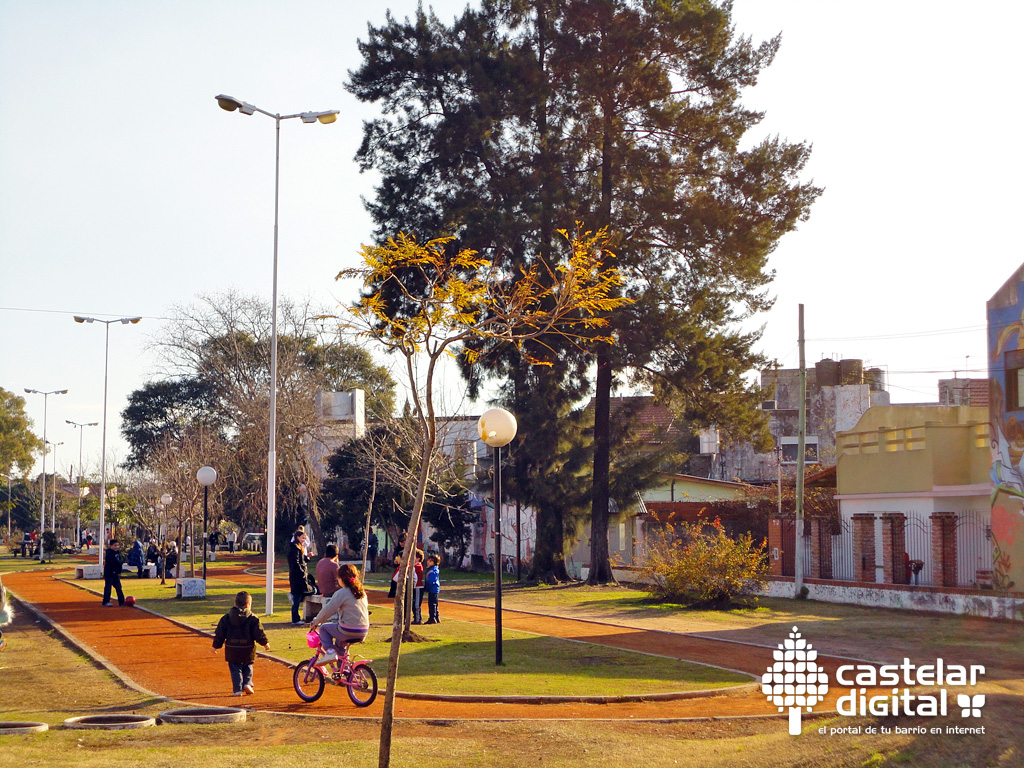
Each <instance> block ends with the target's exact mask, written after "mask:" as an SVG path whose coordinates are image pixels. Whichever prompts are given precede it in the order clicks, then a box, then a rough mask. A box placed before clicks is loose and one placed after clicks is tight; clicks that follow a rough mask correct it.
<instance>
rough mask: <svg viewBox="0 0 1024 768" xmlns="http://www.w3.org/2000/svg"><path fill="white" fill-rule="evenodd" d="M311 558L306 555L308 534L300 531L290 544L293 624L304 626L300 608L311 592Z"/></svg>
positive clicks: (290, 585) (289, 572) (289, 578)
mask: <svg viewBox="0 0 1024 768" xmlns="http://www.w3.org/2000/svg"><path fill="white" fill-rule="evenodd" d="M308 575H309V557H308V556H307V555H306V532H305V531H304V530H302V529H299V530H297V531H296V532H295V535H294V536H292V540H291V541H290V542H289V543H288V588H289V591H290V592H291V596H292V624H302V623H303V622H302V617H301V616H299V608H300V607H301V606H302V601H303V600H304V599H305V597H306V594H307V593H308V592H309V582H308V581H306V577H307V576H308Z"/></svg>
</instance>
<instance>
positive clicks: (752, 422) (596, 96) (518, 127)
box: [350, 0, 820, 582]
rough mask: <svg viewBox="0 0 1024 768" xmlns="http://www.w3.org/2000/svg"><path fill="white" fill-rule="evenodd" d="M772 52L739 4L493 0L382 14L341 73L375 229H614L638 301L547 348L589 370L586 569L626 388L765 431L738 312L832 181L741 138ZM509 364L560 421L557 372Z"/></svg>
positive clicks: (785, 150) (502, 242)
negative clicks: (586, 342) (737, 15)
mask: <svg viewBox="0 0 1024 768" xmlns="http://www.w3.org/2000/svg"><path fill="white" fill-rule="evenodd" d="M778 46H779V39H778V38H775V39H772V40H769V41H768V42H765V43H763V44H760V45H755V44H753V43H752V42H751V41H750V40H749V39H748V38H744V37H741V36H738V35H737V34H736V32H735V30H734V28H733V26H732V23H731V3H730V2H727V1H726V2H713V0H675V1H671V0H669V1H666V0H484V2H483V3H482V6H481V8H480V9H479V10H472V9H468V10H467V11H466V12H465V13H464V14H463V15H462V16H461V17H459V18H458V19H456V20H455V21H454V22H453V23H452V24H451V25H445V24H442V23H441V22H440V21H439V20H438V19H437V18H436V17H434V16H433V15H431V14H425V13H423V12H422V11H420V12H419V13H418V14H417V15H416V17H415V18H414V19H413V20H407V21H405V22H398V21H396V20H394V19H393V18H390V17H389V18H388V21H387V23H386V24H385V25H384V26H382V27H381V28H377V29H372V28H371V30H370V37H369V39H368V41H367V42H366V43H363V44H361V49H362V52H363V55H364V63H363V66H362V67H360V69H359V70H357V71H356V72H354V73H352V80H351V84H350V88H351V90H352V91H353V93H355V94H356V95H357V96H358V97H359V98H361V99H364V100H366V101H374V102H378V103H379V104H380V105H381V109H382V112H383V117H382V118H380V119H379V120H375V121H372V122H370V123H368V124H367V126H366V132H365V138H364V143H363V146H362V148H361V150H360V154H359V158H360V161H361V162H362V163H363V165H364V167H366V168H374V169H376V170H378V171H379V172H380V173H381V176H382V181H381V185H380V187H379V188H378V194H377V196H376V198H375V200H374V201H373V202H372V203H371V204H370V209H371V212H372V214H373V216H374V218H375V221H376V222H377V224H378V226H379V228H380V232H381V233H384V232H391V231H395V230H396V229H398V228H404V229H406V230H410V229H417V228H420V229H421V231H424V232H432V233H433V232H450V233H452V234H454V235H456V236H457V238H458V240H457V243H458V246H459V247H467V246H468V247H472V248H474V249H477V250H480V251H482V252H487V253H491V254H493V255H494V257H495V258H500V259H506V260H509V261H513V262H515V261H527V260H528V259H529V255H530V254H533V253H537V254H541V255H544V256H546V257H549V256H550V255H551V253H552V243H553V241H554V238H556V237H557V235H556V234H555V233H556V232H557V230H559V229H572V228H573V227H574V224H575V222H582V223H583V226H584V228H586V229H597V228H601V227H606V228H607V229H608V231H609V232H610V233H611V236H612V238H613V239H612V246H613V247H612V250H613V251H614V252H615V253H616V256H617V258H616V261H615V266H617V267H618V268H619V269H620V270H622V272H623V274H624V275H625V276H626V280H627V282H626V285H625V286H624V287H623V289H622V290H623V291H624V293H625V294H626V295H627V296H629V297H630V298H631V299H633V302H632V303H631V304H629V305H625V306H622V307H620V308H619V309H617V310H616V311H615V312H614V313H613V318H612V322H613V327H614V329H615V334H614V336H615V339H616V342H617V343H615V344H604V343H595V344H594V345H592V346H591V347H590V348H589V349H588V350H587V352H588V357H586V358H582V361H583V362H581V358H579V357H578V355H579V352H578V350H576V349H572V348H569V347H566V346H553V347H552V348H551V350H550V352H551V353H552V354H554V355H558V356H560V357H562V358H563V359H565V360H566V364H565V365H564V366H562V367H561V368H560V370H562V371H563V373H564V376H565V378H564V379H563V380H562V382H560V383H561V384H562V385H564V386H565V388H566V390H567V391H568V392H573V393H579V392H580V391H581V390H580V389H579V381H578V379H575V378H574V377H575V376H577V374H578V372H579V371H580V370H584V369H585V368H586V365H587V364H588V363H589V364H590V365H591V367H592V369H594V370H596V378H595V382H594V390H593V393H594V409H593V411H594V429H593V450H594V455H593V470H592V484H591V494H590V495H591V518H592V519H591V529H592V533H591V570H590V579H591V580H592V581H595V582H600V581H607V580H610V579H611V578H612V577H611V568H610V563H609V560H608V539H607V525H608V519H609V499H610V493H611V488H612V487H614V485H615V482H614V478H613V477H612V474H611V473H612V468H613V462H612V451H613V445H612V431H613V430H612V424H611V418H610V397H611V392H612V390H613V388H614V387H615V386H616V383H617V382H621V381H623V380H626V379H628V380H630V381H631V382H632V383H635V384H641V385H644V386H646V387H649V388H650V389H651V390H652V391H653V392H654V393H655V394H656V395H657V396H658V397H659V398H661V399H662V400H664V401H667V402H670V403H671V404H672V405H673V407H674V408H675V409H676V410H677V411H678V412H679V413H681V414H683V415H685V416H686V417H687V418H688V419H689V420H691V421H692V422H694V423H697V424H707V423H717V424H719V425H720V426H722V427H723V428H724V429H725V431H726V432H727V433H729V434H731V435H732V436H733V437H735V438H745V437H750V436H757V435H763V423H760V422H758V421H757V419H756V417H754V416H752V409H751V408H750V407H749V405H750V403H751V402H752V401H753V398H754V397H755V396H754V394H753V393H752V392H751V391H750V390H749V388H748V387H747V385H746V384H745V382H744V380H743V374H744V373H745V372H746V371H748V370H749V369H750V368H751V367H752V366H754V365H755V364H756V363H757V362H758V361H759V359H760V358H759V356H758V355H757V354H756V353H755V351H754V344H755V343H756V341H757V339H758V335H757V334H756V333H743V332H742V331H741V330H740V328H739V326H740V323H741V321H743V320H744V319H746V318H748V317H750V316H751V315H754V314H756V313H757V312H760V311H763V310H764V309H766V308H767V307H769V306H770V304H771V300H770V298H769V296H768V295H767V287H768V284H769V282H770V280H771V278H772V273H771V271H770V270H769V269H768V267H767V259H768V256H769V255H770V253H771V252H772V250H773V249H774V248H775V246H776V244H777V242H778V240H779V238H780V237H781V236H782V235H783V234H784V233H785V232H787V231H790V230H791V229H793V228H794V227H795V226H796V225H797V223H798V222H800V221H801V220H803V219H804V218H806V216H807V214H808V211H809V207H810V205H811V204H812V202H813V201H814V199H815V198H816V196H817V195H818V194H819V193H820V190H819V189H818V188H816V187H814V186H813V185H812V184H809V183H804V182H801V181H800V180H799V178H798V176H799V174H800V172H801V171H802V169H803V167H804V164H805V163H806V160H807V157H808V154H809V148H808V147H807V146H805V145H804V144H799V143H795V144H792V143H788V142H785V141H782V140H780V139H778V138H771V139H767V140H764V141H761V142H760V143H752V142H749V141H747V142H745V141H744V138H745V135H746V134H747V131H748V130H749V129H750V128H752V127H753V126H755V125H756V124H757V123H758V122H759V121H760V119H761V117H762V115H761V113H758V112H754V111H751V110H748V109H745V108H743V106H742V105H741V103H740V94H741V91H742V89H744V88H746V87H749V86H751V85H753V84H754V83H755V82H756V79H757V76H758V74H759V73H760V71H761V70H762V69H763V68H764V67H765V66H767V65H768V64H769V63H770V62H771V60H772V58H773V57H774V55H775V53H776V51H777V49H778ZM748 145H749V146H748ZM484 357H485V358H486V355H485V356H484ZM515 365H516V362H515V360H511V359H499V356H496V357H495V359H494V367H493V371H494V373H495V375H499V376H503V377H506V378H507V380H508V381H510V382H515V383H516V386H515V387H514V390H515V395H514V396H515V401H516V402H517V403H521V405H519V406H517V407H519V408H520V409H523V410H534V409H535V410H537V411H538V412H539V413H542V414H546V415H547V416H549V417H550V418H554V419H557V418H558V416H557V415H556V413H555V411H557V409H555V411H553V410H552V408H553V407H554V405H553V403H552V401H551V397H550V392H551V389H550V388H551V386H552V381H551V379H550V378H548V377H543V376H542V377H531V376H529V375H525V374H523V373H519V374H516V373H515V372H514V371H513V370H512V368H513V367H514V366H515ZM540 379H544V385H543V386H540V385H539V384H540ZM554 384H555V385H556V386H557V385H558V384H559V382H555V383H554ZM520 413H522V410H521V411H520ZM544 444H546V445H549V446H550V450H551V453H550V454H549V455H548V456H546V457H545V459H544V460H543V461H539V460H537V459H539V457H534V461H533V464H534V466H533V467H532V469H529V470H523V471H524V472H526V474H524V475H523V480H524V481H525V480H526V479H527V478H530V479H534V480H535V479H536V478H537V477H538V476H539V475H537V474H533V475H531V474H530V473H531V472H532V473H537V472H539V471H540V469H539V467H540V466H541V465H544V464H545V463H546V464H548V465H549V466H554V465H556V464H557V459H556V456H557V455H558V451H559V450H560V449H559V448H558V447H557V445H556V442H555V441H545V442H544ZM532 446H533V444H532V443H531V448H532ZM538 447H539V446H538ZM523 485H524V487H525V483H524V484H523ZM539 511H541V512H542V514H543V510H539Z"/></svg>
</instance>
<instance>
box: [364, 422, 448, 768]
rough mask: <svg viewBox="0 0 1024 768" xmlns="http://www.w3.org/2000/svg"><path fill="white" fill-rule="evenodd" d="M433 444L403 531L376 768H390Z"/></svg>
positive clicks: (425, 456) (427, 445)
mask: <svg viewBox="0 0 1024 768" xmlns="http://www.w3.org/2000/svg"><path fill="white" fill-rule="evenodd" d="M433 450H434V445H433V440H432V439H430V438H428V439H427V440H426V441H425V442H424V452H423V456H422V459H421V461H422V463H421V466H420V476H419V482H418V483H417V486H416V499H415V501H414V502H413V509H412V515H411V516H410V517H409V527H408V528H406V531H405V551H404V552H403V553H402V563H401V566H400V567H399V571H398V586H397V590H396V592H395V604H394V614H393V619H392V623H391V649H390V652H389V653H388V680H387V689H386V690H385V692H384V712H383V714H382V715H381V720H380V749H379V751H378V753H377V765H378V768H389V766H390V765H391V732H392V730H393V728H394V723H395V690H396V685H397V681H398V659H399V654H400V652H401V649H402V639H403V635H404V633H405V630H406V625H405V601H406V590H407V587H408V585H409V577H410V574H412V572H413V563H414V562H415V559H416V558H415V552H416V532H417V530H418V529H419V525H420V516H421V515H422V513H423V503H424V500H425V499H426V495H427V477H428V475H429V474H430V457H431V454H432V453H433Z"/></svg>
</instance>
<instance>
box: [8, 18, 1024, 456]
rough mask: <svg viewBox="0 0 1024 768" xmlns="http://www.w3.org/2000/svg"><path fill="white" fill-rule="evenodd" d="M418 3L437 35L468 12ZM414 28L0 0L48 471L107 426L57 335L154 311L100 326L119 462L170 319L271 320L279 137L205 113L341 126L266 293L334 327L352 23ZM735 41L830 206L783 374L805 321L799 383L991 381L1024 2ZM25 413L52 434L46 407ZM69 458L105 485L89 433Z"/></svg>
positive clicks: (93, 392)
mask: <svg viewBox="0 0 1024 768" xmlns="http://www.w3.org/2000/svg"><path fill="white" fill-rule="evenodd" d="M425 5H432V7H433V8H434V9H435V11H436V12H437V14H438V15H439V16H440V17H441V18H442V19H443V20H446V21H450V20H451V18H452V17H453V16H454V15H455V14H457V13H458V12H460V11H461V10H462V9H463V8H464V7H465V6H466V0H440V1H438V2H434V3H425ZM415 7H416V2H415V1H414V0H392V1H391V2H383V1H382V2H374V3H366V4H361V3H352V2H347V1H346V2H337V0H323V1H321V0H293V2H289V3H280V2H269V1H263V0H246V1H245V2H241V1H239V2H227V1H225V0H179V1H178V2H175V3H154V2H143V3H140V2H136V1H134V0H0V115H3V120H0V387H3V388H5V389H7V390H10V391H13V392H15V393H17V394H19V395H24V389H26V388H30V389H37V390H41V391H51V390H60V389H67V390H68V393H67V394H66V395H51V396H50V397H49V398H48V406H47V418H46V431H47V439H48V440H50V441H51V442H53V443H63V445H60V446H58V447H57V448H56V462H57V466H58V469H59V470H60V472H61V473H62V474H66V473H67V472H68V467H69V465H71V464H74V465H75V466H76V467H77V466H78V463H79V460H78V453H79V438H80V435H79V432H78V430H76V429H75V428H74V427H72V426H70V425H68V424H66V423H65V421H66V420H71V421H76V422H80V423H85V422H93V421H102V418H103V388H104V335H105V334H104V328H103V326H102V325H100V324H92V325H80V324H76V323H75V322H73V319H72V318H73V316H74V315H76V314H78V315H87V316H93V317H97V318H101V319H105V320H107V319H116V318H120V317H133V316H141V317H142V318H143V320H142V321H141V322H140V323H139V324H138V325H121V324H115V325H112V326H111V327H110V334H109V336H110V346H109V383H108V407H107V444H108V451H107V452H108V465H109V463H110V462H111V461H120V460H123V458H124V457H125V456H126V455H127V452H128V449H127V446H126V444H125V443H124V441H123V440H122V439H121V438H120V435H119V431H120V423H119V413H120V411H121V410H122V409H123V408H124V405H125V400H126V397H127V395H128V394H129V393H130V392H131V391H133V390H134V389H137V388H139V387H141V386H142V385H143V384H144V383H145V382H146V381H147V380H150V379H153V378H159V377H160V376H161V368H160V364H159V360H158V359H157V358H156V356H155V354H154V352H153V350H152V344H153V341H154V339H156V338H159V337H160V335H161V333H162V332H163V331H164V329H165V327H166V319H167V318H168V317H169V316H170V315H171V313H172V310H173V307H175V306H184V305H188V304H191V303H194V302H196V300H197V297H198V296H199V295H201V294H212V295H215V294H218V293H224V292H227V291H236V292H238V293H240V294H243V295H254V296H261V297H263V298H265V299H268V300H269V297H270V293H271V271H272V256H273V201H274V186H273V185H274V124H273V120H272V119H270V118H267V117H265V116H263V115H260V114H256V115H252V116H243V115H240V114H239V113H237V112H234V113H228V112H225V111H223V110H221V109H219V108H218V107H217V104H216V102H215V100H214V97H215V96H216V95H217V94H221V93H224V94H228V95H231V96H234V97H236V98H238V99H241V100H244V101H248V102H251V103H253V104H255V105H256V106H258V107H260V108H262V109H265V110H267V111H269V112H275V113H280V114H292V113H297V112H302V111H307V110H313V111H319V110H329V109H337V110H340V113H341V114H340V115H339V119H338V120H337V122H336V123H334V124H332V125H321V124H319V123H315V124H311V125H306V124H303V123H301V122H300V121H299V120H286V121H283V122H282V126H281V181H280V230H279V293H280V295H281V296H282V297H290V298H293V299H297V300H306V299H309V300H312V301H313V302H315V303H318V304H322V305H323V306H324V307H325V308H327V309H332V308H336V307H337V305H338V304H339V302H341V303H345V302H347V301H349V300H351V299H352V298H353V296H354V288H353V286H351V285H344V284H339V283H336V282H335V280H334V277H335V275H336V274H337V272H338V271H339V270H341V269H343V268H345V267H348V266H352V265H354V264H355V263H356V259H357V254H358V249H359V246H360V245H361V244H362V243H366V242H369V240H370V236H371V223H370V219H369V216H368V215H367V213H366V212H365V210H364V208H363V203H362V199H363V198H365V197H369V196H371V195H372V193H373V185H374V180H375V179H374V177H373V175H372V174H360V172H359V170H358V168H357V166H356V164H355V162H354V160H353V157H354V155H355V152H356V150H357V148H358V146H359V142H360V139H361V129H362V121H363V120H366V119H370V118H372V117H373V116H374V115H375V114H376V113H375V111H374V108H373V106H372V105H363V104H360V103H359V102H357V101H356V100H355V98H354V97H352V96H351V95H349V94H348V93H347V92H346V91H345V89H344V83H345V81H346V79H347V72H348V71H349V70H351V69H353V68H355V67H357V66H358V65H359V53H358V50H357V48H356V41H357V39H359V38H360V37H362V38H365V37H366V29H367V24H368V23H373V24H379V23H381V22H382V21H383V20H384V14H385V10H386V9H387V8H390V9H391V10H392V12H393V13H394V15H395V16H397V17H403V16H405V15H408V14H410V13H412V12H413V11H414V10H415ZM734 20H735V24H736V27H737V31H738V32H739V33H740V34H742V35H749V36H751V37H753V39H754V40H755V41H759V40H764V39H766V38H769V37H771V36H774V35H775V34H779V33H781V35H782V47H781V50H780V52H779V55H778V56H777V58H776V60H775V62H774V64H773V65H772V66H771V67H770V68H769V69H768V70H766V72H765V73H764V74H763V75H762V77H761V79H760V82H759V83H758V85H757V86H756V87H754V88H752V89H750V90H749V91H748V92H747V93H746V94H745V95H744V99H743V100H744V103H745V104H746V105H747V106H750V107H753V108H756V109H759V110H764V111H765V118H764V120H763V122H762V124H761V125H760V126H758V128H757V129H755V132H754V133H755V135H756V136H758V137H760V136H769V135H779V136H781V137H783V138H785V139H788V140H790V141H807V142H809V143H811V144H812V145H813V152H812V155H811V160H810V162H809V164H808V167H807V170H806V173H805V176H804V177H805V178H807V179H813V180H814V182H815V183H816V184H818V185H820V186H823V187H824V188H825V193H824V194H823V195H822V197H821V198H820V199H819V200H818V202H817V203H816V204H815V205H814V207H813V209H812V212H811V217H810V219H809V220H808V221H807V222H804V223H802V224H801V225H800V227H799V230H798V231H796V232H793V233H790V234H788V235H787V236H785V237H784V238H783V240H782V241H781V242H780V244H779V246H778V248H777V250H776V252H775V253H774V254H773V255H772V257H771V261H770V266H771V268H773V269H774V270H775V273H776V279H775V282H774V283H773V286H772V292H773V295H774V296H775V298H776V301H775V305H774V308H773V309H772V310H771V311H770V312H768V313H766V314H765V315H763V316H761V317H759V318H758V319H757V321H756V326H762V325H763V328H764V335H763V338H762V341H761V344H760V347H759V348H760V350H761V351H762V352H763V353H764V354H765V355H767V356H768V357H769V358H772V359H777V360H778V361H779V363H780V364H781V365H782V366H783V367H796V365H797V362H798V356H797V355H798V346H797V337H798V325H797V317H798V306H799V305H800V304H803V305H804V307H805V310H804V312H805V334H806V339H807V341H806V360H807V363H808V364H809V365H810V364H813V363H814V362H816V361H817V360H820V359H822V358H824V357H832V358H836V359H839V358H859V359H862V360H864V361H865V365H866V366H868V367H871V366H878V367H881V368H883V369H885V370H886V371H887V373H888V381H887V384H888V388H889V390H890V393H891V396H892V400H893V401H894V402H934V401H935V400H936V399H937V391H936V382H937V380H938V379H939V378H952V377H954V376H958V377H963V376H965V375H967V376H972V377H984V376H986V375H987V368H986V349H985V332H984V325H985V302H986V300H987V299H988V298H989V297H991V296H992V294H994V293H995V292H996V290H998V288H999V286H1000V285H1002V283H1003V282H1004V281H1005V280H1006V279H1007V278H1008V277H1009V276H1010V275H1011V273H1012V272H1013V271H1014V270H1015V269H1016V268H1017V267H1018V266H1019V265H1020V263H1021V261H1022V260H1024V254H1022V252H1021V248H1020V247H1019V246H1018V242H1019V237H1018V236H1017V221H1018V220H1019V219H1020V216H1019V213H1018V211H1019V209H1020V206H1021V202H1022V201H1021V193H1020V188H1019V185H1018V183H1017V180H1018V179H1020V178H1022V177H1024V160H1022V157H1021V153H1019V152H1016V151H1010V149H1011V147H1010V146H1009V144H1010V142H1011V138H1012V136H1013V135H1015V128H1016V126H1017V125H1018V124H1019V121H1020V117H1021V111H1022V107H1021V106H1020V103H1019V99H1017V98H1016V95H1017V94H1018V93H1019V81H1020V75H1021V64H1020V58H1019V55H1018V53H1017V51H1018V50H1019V43H1018V38H1019V35H1020V32H1021V29H1022V27H1024V23H1022V22H1024V6H1022V5H1021V4H1019V3H1015V2H1010V0H996V2H992V3H988V4H986V5H985V6H983V7H981V6H975V7H971V6H965V5H964V4H962V3H959V2H957V3H953V2H945V1H943V0H939V1H935V0H931V1H930V2H924V0H886V1H885V2H870V1H866V2H860V3H856V4H849V3H838V2H823V1H822V0H736V2H735V7H734ZM446 384H447V386H448V387H449V389H450V390H451V391H457V390H458V388H459V385H458V382H457V380H456V378H455V376H454V375H451V376H450V378H449V380H448V381H447V382H446ZM24 396H25V397H26V411H27V413H28V415H29V417H30V418H31V419H32V420H33V422H34V427H35V432H36V433H37V434H38V435H40V436H42V434H43V427H44V418H43V401H44V398H43V397H42V396H41V395H24ZM466 407H468V408H469V409H470V412H476V411H477V410H480V409H479V407H477V406H476V404H469V405H468V406H466ZM474 408H475V410H474ZM81 442H82V452H83V455H84V465H85V468H86V472H87V473H88V472H96V471H98V467H99V462H100V456H101V442H102V435H101V428H98V427H94V428H86V429H85V430H84V434H82V435H81ZM52 462H53V459H52V458H51V459H48V470H50V469H52V466H53V464H52ZM38 469H39V466H38V465H37V467H36V471H38ZM75 474H78V470H77V469H76V470H75Z"/></svg>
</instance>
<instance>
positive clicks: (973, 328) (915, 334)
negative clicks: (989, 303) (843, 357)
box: [807, 325, 988, 341]
mask: <svg viewBox="0 0 1024 768" xmlns="http://www.w3.org/2000/svg"><path fill="white" fill-rule="evenodd" d="M985 330H988V326H986V325H967V326H963V327H961V328H942V329H939V330H935V331H908V332H907V333H887V334H880V335H877V336H828V337H825V336H821V337H815V338H809V339H807V341H877V340H879V339H917V338H922V337H925V336H948V335H950V334H957V333H976V332H978V331H985Z"/></svg>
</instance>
